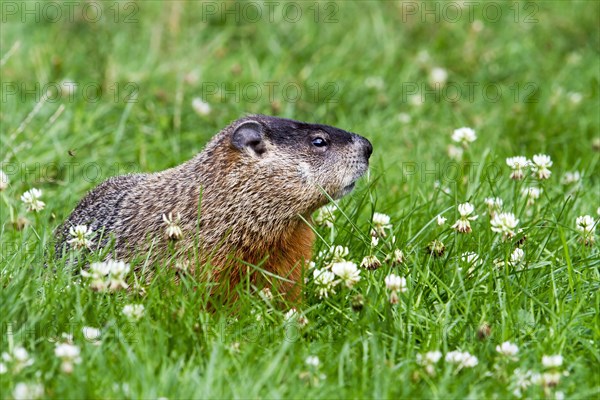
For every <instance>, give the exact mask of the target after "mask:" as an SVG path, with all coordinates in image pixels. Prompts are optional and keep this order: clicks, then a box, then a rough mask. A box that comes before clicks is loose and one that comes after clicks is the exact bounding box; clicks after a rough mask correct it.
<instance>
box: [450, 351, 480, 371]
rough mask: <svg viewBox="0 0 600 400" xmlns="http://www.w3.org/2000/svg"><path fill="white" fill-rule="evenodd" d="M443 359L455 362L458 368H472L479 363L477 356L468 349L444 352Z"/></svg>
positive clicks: (451, 362)
mask: <svg viewBox="0 0 600 400" xmlns="http://www.w3.org/2000/svg"><path fill="white" fill-rule="evenodd" d="M445 359H446V362H447V363H450V364H457V365H458V366H459V368H473V367H475V366H476V365H477V364H478V363H479V360H478V359H477V357H475V356H474V355H472V354H470V353H469V352H468V351H465V352H461V351H458V350H455V351H451V352H449V353H447V354H446V358H445Z"/></svg>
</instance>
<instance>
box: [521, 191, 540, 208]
mask: <svg viewBox="0 0 600 400" xmlns="http://www.w3.org/2000/svg"><path fill="white" fill-rule="evenodd" d="M521 193H522V194H523V197H526V198H527V205H528V206H531V205H533V204H535V201H536V200H537V199H539V198H540V195H541V194H542V189H540V188H537V187H527V188H523V189H521Z"/></svg>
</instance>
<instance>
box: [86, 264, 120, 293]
mask: <svg viewBox="0 0 600 400" xmlns="http://www.w3.org/2000/svg"><path fill="white" fill-rule="evenodd" d="M130 269H131V267H130V266H129V264H127V263H125V262H123V261H115V260H108V261H105V262H95V263H92V264H91V265H90V267H89V269H88V271H81V276H83V277H84V278H88V279H89V281H90V283H89V284H90V288H91V289H92V290H95V291H98V292H102V291H105V290H107V289H108V290H110V291H117V290H119V289H127V288H128V287H129V285H127V283H125V277H126V275H127V274H128V273H129V271H130Z"/></svg>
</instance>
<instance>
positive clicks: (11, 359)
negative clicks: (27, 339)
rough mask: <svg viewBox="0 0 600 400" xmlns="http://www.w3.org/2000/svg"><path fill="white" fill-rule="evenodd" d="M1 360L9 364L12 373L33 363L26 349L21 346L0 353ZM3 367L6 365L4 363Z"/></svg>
mask: <svg viewBox="0 0 600 400" xmlns="http://www.w3.org/2000/svg"><path fill="white" fill-rule="evenodd" d="M2 360H3V361H4V362H6V363H7V364H9V365H10V367H11V370H12V371H13V372H14V373H18V372H20V371H21V370H22V369H24V368H27V367H29V366H30V365H33V357H30V356H29V353H28V352H27V350H25V348H24V347H21V346H17V347H15V348H14V349H13V350H12V351H11V352H10V353H6V352H4V353H2ZM3 365H4V364H3ZM4 368H7V367H6V365H4ZM5 372H6V371H5Z"/></svg>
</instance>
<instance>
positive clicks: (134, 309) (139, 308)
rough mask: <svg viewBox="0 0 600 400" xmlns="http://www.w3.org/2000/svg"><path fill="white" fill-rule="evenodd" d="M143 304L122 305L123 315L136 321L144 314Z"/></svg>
mask: <svg viewBox="0 0 600 400" xmlns="http://www.w3.org/2000/svg"><path fill="white" fill-rule="evenodd" d="M144 311H145V308H144V305H143V304H127V305H126V306H125V307H123V315H125V317H126V318H127V319H128V320H130V321H132V322H137V321H139V320H140V319H142V317H143V316H144Z"/></svg>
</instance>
